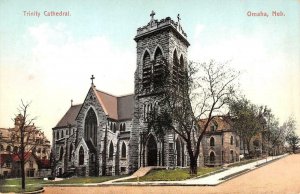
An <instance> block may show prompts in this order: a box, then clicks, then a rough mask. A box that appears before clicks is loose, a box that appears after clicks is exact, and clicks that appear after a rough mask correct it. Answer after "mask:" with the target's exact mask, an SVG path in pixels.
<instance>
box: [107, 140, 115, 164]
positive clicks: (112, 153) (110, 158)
mask: <svg viewBox="0 0 300 194" xmlns="http://www.w3.org/2000/svg"><path fill="white" fill-rule="evenodd" d="M108 153H109V154H108V159H109V160H112V159H113V155H114V144H113V143H112V141H111V142H110V144H109V152H108Z"/></svg>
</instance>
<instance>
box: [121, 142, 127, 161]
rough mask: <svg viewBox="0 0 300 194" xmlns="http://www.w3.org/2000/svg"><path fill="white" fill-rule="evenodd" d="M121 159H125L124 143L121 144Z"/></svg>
mask: <svg viewBox="0 0 300 194" xmlns="http://www.w3.org/2000/svg"><path fill="white" fill-rule="evenodd" d="M121 157H122V158H126V145H125V143H124V142H123V144H122V149H121Z"/></svg>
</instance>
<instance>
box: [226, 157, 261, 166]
mask: <svg viewBox="0 0 300 194" xmlns="http://www.w3.org/2000/svg"><path fill="white" fill-rule="evenodd" d="M257 160H261V158H256V159H248V160H243V161H241V162H236V163H233V164H229V165H228V166H227V167H236V166H241V165H245V164H249V163H251V162H256V161H257Z"/></svg>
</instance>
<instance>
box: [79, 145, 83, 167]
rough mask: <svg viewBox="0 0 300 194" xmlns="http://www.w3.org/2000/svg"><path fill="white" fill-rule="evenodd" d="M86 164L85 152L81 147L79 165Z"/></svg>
mask: <svg viewBox="0 0 300 194" xmlns="http://www.w3.org/2000/svg"><path fill="white" fill-rule="evenodd" d="M83 164H84V150H83V147H82V146H80V148H79V165H83Z"/></svg>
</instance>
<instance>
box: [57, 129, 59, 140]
mask: <svg viewBox="0 0 300 194" xmlns="http://www.w3.org/2000/svg"><path fill="white" fill-rule="evenodd" d="M56 139H59V131H56Z"/></svg>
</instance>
